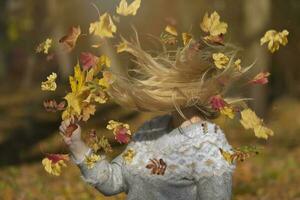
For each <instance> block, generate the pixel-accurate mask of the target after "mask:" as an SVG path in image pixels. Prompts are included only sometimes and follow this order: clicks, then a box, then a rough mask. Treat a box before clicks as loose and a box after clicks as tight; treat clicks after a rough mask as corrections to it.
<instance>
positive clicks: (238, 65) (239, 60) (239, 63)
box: [234, 59, 242, 72]
mask: <svg viewBox="0 0 300 200" xmlns="http://www.w3.org/2000/svg"><path fill="white" fill-rule="evenodd" d="M241 62H242V61H241V59H237V60H236V61H234V66H235V69H236V70H237V71H238V72H241V71H242V66H241Z"/></svg>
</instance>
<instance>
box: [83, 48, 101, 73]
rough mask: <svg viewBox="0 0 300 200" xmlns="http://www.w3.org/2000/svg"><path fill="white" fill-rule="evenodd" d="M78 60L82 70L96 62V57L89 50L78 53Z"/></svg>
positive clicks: (87, 68)
mask: <svg viewBox="0 0 300 200" xmlns="http://www.w3.org/2000/svg"><path fill="white" fill-rule="evenodd" d="M80 62H81V64H82V67H83V69H84V70H89V69H90V68H91V67H93V66H95V65H96V64H97V62H98V57H97V56H95V55H93V54H92V53H89V52H82V53H81V54H80Z"/></svg>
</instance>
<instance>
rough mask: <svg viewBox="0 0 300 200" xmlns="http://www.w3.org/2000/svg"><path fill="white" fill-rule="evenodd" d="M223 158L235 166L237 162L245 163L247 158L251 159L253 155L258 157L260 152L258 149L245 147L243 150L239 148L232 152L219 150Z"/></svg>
mask: <svg viewBox="0 0 300 200" xmlns="http://www.w3.org/2000/svg"><path fill="white" fill-rule="evenodd" d="M219 150H220V152H221V154H222V156H223V157H224V159H225V160H226V161H227V162H228V163H229V164H233V163H234V162H235V161H240V162H243V161H245V160H246V159H247V158H249V157H250V156H251V155H257V154H258V150H257V148H256V147H243V148H237V149H233V150H232V152H228V151H225V150H223V149H221V148H219Z"/></svg>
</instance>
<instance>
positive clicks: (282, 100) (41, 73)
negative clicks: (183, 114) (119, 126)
mask: <svg viewBox="0 0 300 200" xmlns="http://www.w3.org/2000/svg"><path fill="white" fill-rule="evenodd" d="M262 1H265V2H268V3H269V4H270V16H269V19H268V20H267V24H266V26H265V29H264V30H262V31H261V32H259V33H256V35H254V36H252V37H246V36H245V35H247V32H248V31H250V30H248V29H247V27H245V23H244V22H245V13H244V12H245V10H244V9H245V5H244V4H245V2H246V1H236V0H190V1H184V0H151V1H147V0H144V1H142V7H141V10H140V11H139V13H138V15H137V16H138V17H135V18H131V17H128V21H127V19H126V20H125V21H124V23H123V22H122V24H121V26H120V27H119V30H120V32H122V33H124V34H122V35H123V36H124V37H132V34H133V32H132V28H131V27H130V25H131V24H133V25H134V26H135V27H136V29H137V30H139V34H140V36H141V39H142V41H143V44H144V47H145V48H149V47H150V46H151V47H153V46H154V47H156V46H155V45H156V44H154V43H153V42H152V40H149V39H148V38H149V37H148V34H151V35H154V36H159V35H160V33H161V31H162V30H163V28H164V26H165V25H166V23H167V22H166V20H168V19H175V20H176V21H177V26H178V30H180V31H183V30H184V31H187V30H193V32H195V33H196V34H199V31H198V30H199V22H200V19H201V18H202V16H203V15H204V13H205V12H206V11H208V12H211V11H213V10H217V11H218V12H219V13H220V14H221V15H222V19H224V21H226V22H227V23H228V24H229V30H230V32H229V34H228V35H229V36H228V39H229V40H230V41H232V42H233V43H235V44H237V45H238V46H242V47H244V49H245V50H244V52H243V53H244V54H246V55H247V53H248V51H247V49H248V47H251V45H252V44H253V43H255V42H257V43H259V38H260V37H261V36H262V35H263V33H264V31H266V30H268V29H271V28H274V29H279V30H281V29H287V30H289V31H290V37H289V44H288V45H287V46H286V47H284V48H282V49H281V50H280V52H279V53H275V54H274V55H273V56H272V57H270V58H268V59H270V62H269V66H264V67H266V68H269V70H270V72H271V74H272V76H271V84H270V85H268V86H267V87H266V92H265V93H264V95H265V96H266V98H267V108H266V113H265V115H266V116H267V120H266V122H267V123H268V125H269V126H270V127H271V128H273V129H274V132H275V136H274V137H272V138H270V140H269V141H268V142H264V141H263V142H262V141H260V140H257V139H255V138H253V137H252V134H250V133H248V132H246V131H244V130H243V128H242V127H241V126H240V125H238V122H229V121H226V120H225V119H219V120H218V123H219V124H221V125H222V127H223V128H224V130H225V132H226V133H228V134H227V135H228V139H229V141H230V142H231V143H232V144H233V146H241V145H248V144H249V143H257V142H258V143H260V144H261V146H262V147H264V150H263V151H262V154H260V155H258V156H257V157H255V158H253V159H249V160H247V161H246V162H245V163H241V164H240V165H239V166H238V168H237V171H236V173H235V178H234V199H237V200H254V199H260V200H264V199H266V200H269V199H274V200H277V199H278V200H289V199H300V189H299V180H300V166H299V165H300V159H299V158H300V148H299V144H300V139H299V137H298V134H299V131H300V121H299V120H300V118H299V117H298V115H299V113H300V100H299V97H300V87H299V86H300V84H299V83H300V79H299V76H300V74H299V73H300V70H299V67H298V62H299V61H298V60H299V56H298V55H299V54H300V37H299V35H300V28H299V27H300V26H299V25H300V21H299V18H300V12H299V10H300V1H299V0H285V1H282V0H262ZM116 2H118V1H117V0H111V1H106V0H87V1H82V0H68V1H59V0H44V1H40V0H1V1H0V30H1V31H0V83H1V85H0V158H1V159H0V197H1V199H5V200H12V199H20V200H22V199H26V200H27V199H33V200H34V199H39V200H43V199H55V200H64V199H66V200H67V199H75V198H76V199H124V194H121V195H118V196H115V197H105V198H104V197H103V196H102V195H101V194H99V193H98V192H96V191H95V190H94V189H93V188H91V187H89V186H87V185H86V184H84V183H83V181H81V180H80V173H79V170H78V169H77V168H76V167H75V166H73V167H72V168H71V169H70V170H68V171H64V173H63V175H62V176H61V177H59V178H57V177H51V176H50V175H48V174H46V173H45V172H44V170H43V168H42V165H41V163H40V162H41V158H42V157H43V153H42V152H56V151H58V150H62V151H66V149H65V147H64V145H63V143H62V142H61V143H59V144H57V142H55V141H59V137H60V136H59V135H58V134H57V127H58V126H59V123H60V117H59V116H58V115H55V114H53V115H51V114H48V113H45V112H44V111H43V108H42V101H43V100H44V99H46V98H48V97H51V98H54V97H56V96H53V95H51V94H49V95H48V94H47V95H46V94H45V93H42V92H41V91H40V82H41V81H42V80H44V79H45V77H46V75H47V74H49V73H50V72H52V71H63V70H66V71H67V72H68V70H69V69H71V67H72V66H73V65H74V64H75V63H76V62H77V58H78V57H79V52H81V51H84V50H85V49H86V48H87V46H88V45H89V44H90V43H91V42H92V41H87V40H84V39H82V40H80V41H79V43H78V48H77V49H75V51H74V52H72V54H71V56H66V55H62V56H61V58H55V59H53V60H51V61H49V62H46V61H45V57H43V56H41V55H36V54H35V47H36V46H37V44H39V43H40V42H41V41H43V40H44V39H45V38H47V37H52V38H54V39H56V40H58V39H59V38H58V37H61V36H62V35H64V33H65V32H66V31H67V30H68V28H69V27H70V26H73V25H75V26H76V25H80V26H81V27H82V29H83V30H87V28H88V24H89V23H90V22H92V21H94V20H95V19H96V18H97V15H98V14H97V11H96V10H95V9H94V8H93V7H92V6H91V3H94V4H95V5H97V6H98V7H99V9H100V12H103V11H104V10H106V9H108V10H112V9H114V5H116ZM253 4H255V2H253ZM256 12H259V11H256V10H253V16H255V13H256ZM253 20H259V19H256V18H255V17H254V18H253ZM145 38H146V39H145ZM55 48H58V47H57V46H56V47H55ZM97 51H105V48H103V49H100V50H95V52H97ZM62 59H66V60H67V61H68V63H69V66H63V65H62V62H61V60H62ZM128 60H129V59H128V57H121V58H120V60H116V59H115V60H113V64H117V63H119V62H122V64H123V65H125V64H127V63H129V61H128ZM249 60H250V61H249V62H250V63H251V62H252V61H253V60H255V57H251V56H250V58H249ZM248 64H249V63H248ZM65 76H67V74H64V75H62V77H60V79H59V82H58V84H60V87H59V91H60V93H61V94H64V93H65V90H66V89H65V85H64V82H65V81H66V80H67V79H66V77H65ZM246 92H248V91H246ZM60 96H62V95H60ZM102 113H105V116H103V114H102ZM152 115H153V114H138V113H135V112H131V111H128V110H126V109H121V108H120V107H119V106H117V105H115V104H109V105H107V106H105V107H101V108H99V109H98V110H97V116H96V117H95V118H94V120H93V121H91V122H90V123H89V124H88V126H85V127H84V128H85V130H88V128H89V127H98V128H99V129H100V130H102V131H103V134H105V135H107V136H108V137H109V138H110V139H111V141H112V137H113V136H112V135H108V132H105V131H104V127H105V124H106V122H107V120H108V119H111V118H114V119H116V120H120V121H126V122H128V123H129V124H130V125H131V126H132V127H133V129H134V130H135V129H136V128H137V127H138V126H139V125H140V124H141V123H142V122H143V121H144V120H145V119H148V118H149V117H151V116H152ZM113 145H114V146H116V147H117V149H118V150H117V151H115V152H114V153H113V154H112V155H111V157H114V156H115V155H117V154H118V151H121V150H122V149H123V148H124V146H118V144H116V143H113Z"/></svg>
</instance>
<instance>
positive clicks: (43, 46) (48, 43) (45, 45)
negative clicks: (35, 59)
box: [36, 38, 52, 54]
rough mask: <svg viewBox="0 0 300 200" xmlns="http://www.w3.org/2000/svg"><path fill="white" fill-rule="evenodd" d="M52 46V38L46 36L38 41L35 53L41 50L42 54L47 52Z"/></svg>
mask: <svg viewBox="0 0 300 200" xmlns="http://www.w3.org/2000/svg"><path fill="white" fill-rule="evenodd" d="M51 46H52V39H51V38H47V39H46V40H45V41H44V42H42V43H40V44H39V45H38V46H37V48H36V53H41V52H43V53H44V54H48V53H49V49H50V48H51Z"/></svg>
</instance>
